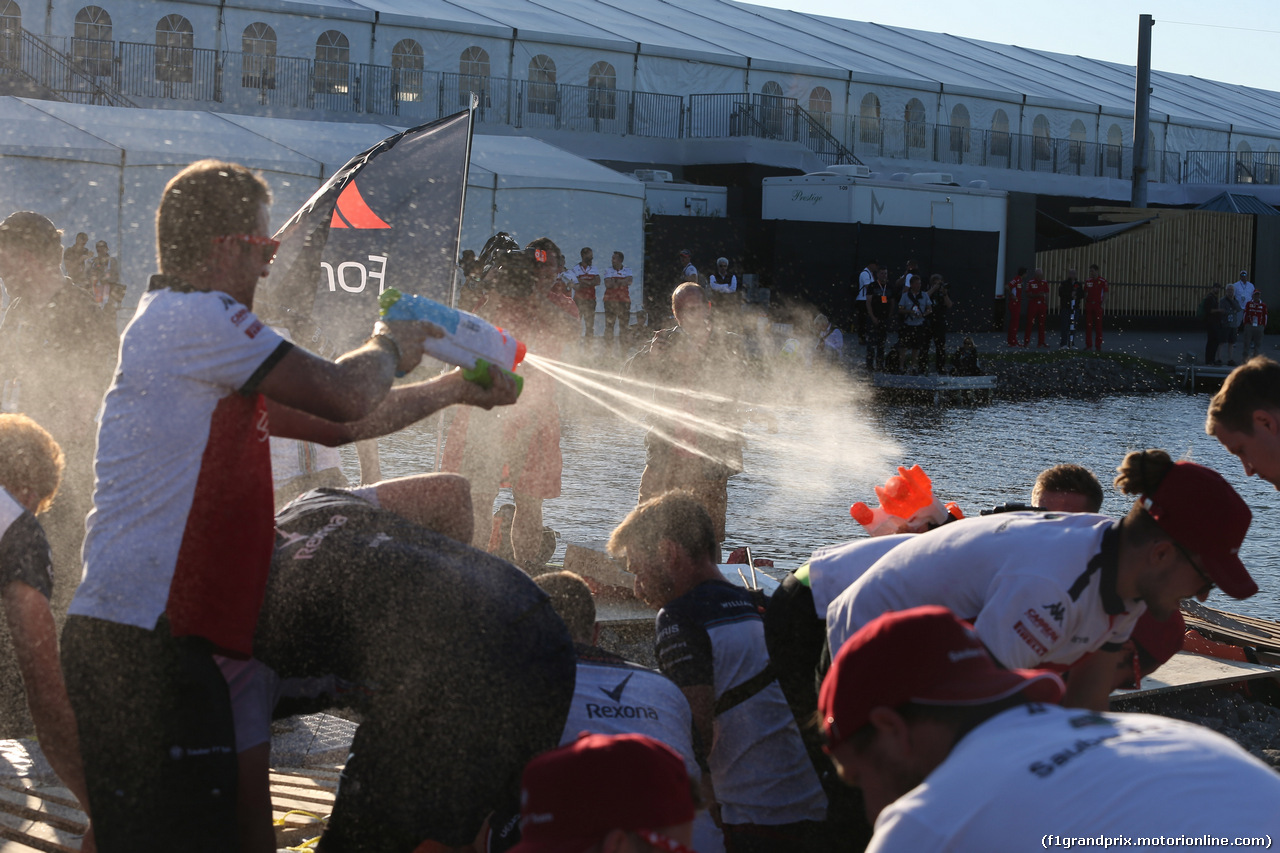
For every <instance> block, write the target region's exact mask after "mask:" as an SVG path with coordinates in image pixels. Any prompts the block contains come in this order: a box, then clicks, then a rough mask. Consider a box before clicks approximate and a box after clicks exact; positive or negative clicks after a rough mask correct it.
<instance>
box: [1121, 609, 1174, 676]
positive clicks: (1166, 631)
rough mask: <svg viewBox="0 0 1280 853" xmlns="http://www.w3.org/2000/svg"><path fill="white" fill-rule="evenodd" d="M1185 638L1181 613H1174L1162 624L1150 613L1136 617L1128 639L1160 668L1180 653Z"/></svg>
mask: <svg viewBox="0 0 1280 853" xmlns="http://www.w3.org/2000/svg"><path fill="white" fill-rule="evenodd" d="M1186 637H1187V620H1185V619H1183V618H1182V614H1181V613H1177V612H1175V613H1174V614H1173V615H1172V616H1170V617H1169V618H1168V619H1166V620H1164V621H1163V622H1160V621H1158V620H1157V619H1156V618H1155V617H1154V616H1152V615H1151V611H1147V612H1146V613H1143V614H1142V615H1141V616H1140V617H1138V621H1137V623H1135V624H1134V626H1133V633H1131V634H1130V635H1129V639H1130V640H1133V644H1134V645H1135V646H1137V647H1139V648H1140V649H1142V651H1144V652H1145V653H1146V654H1148V655H1149V656H1150V657H1151V659H1152V661H1153V662H1154V666H1160V665H1161V664H1163V663H1164V662H1165V661H1167V660H1169V658H1171V657H1173V656H1174V655H1175V654H1177V653H1178V652H1180V651H1182V644H1183V643H1184V642H1185V641H1186Z"/></svg>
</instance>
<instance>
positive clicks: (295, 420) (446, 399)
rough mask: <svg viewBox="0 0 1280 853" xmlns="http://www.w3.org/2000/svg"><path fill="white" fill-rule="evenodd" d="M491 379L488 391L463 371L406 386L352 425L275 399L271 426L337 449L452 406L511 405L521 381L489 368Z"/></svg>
mask: <svg viewBox="0 0 1280 853" xmlns="http://www.w3.org/2000/svg"><path fill="white" fill-rule="evenodd" d="M273 372H274V371H273ZM489 377H490V380H491V385H490V387H489V388H482V387H481V386H479V385H477V384H476V383H474V382H471V381H469V380H467V379H463V378H462V371H460V370H454V371H451V372H449V373H446V374H444V375H443V376H437V377H435V378H433V379H428V380H427V381H426V382H416V383H414V384H412V385H401V386H400V387H398V388H394V389H392V391H391V393H389V394H387V395H386V397H385V398H384V399H383V400H382V403H381V404H380V405H379V406H378V407H377V409H375V410H374V411H373V412H372V413H371V414H369V415H367V416H365V417H364V418H361V419H360V420H356V421H350V422H346V423H340V422H337V421H332V420H327V419H325V418H322V417H316V416H315V415H313V414H309V413H307V412H304V411H302V410H300V409H297V408H293V407H291V406H286V405H282V404H281V403H280V402H278V401H274V400H272V401H269V402H268V404H267V412H268V421H269V423H270V424H271V434H272V435H276V436H280V437H281V438H296V439H300V440H302V441H311V442H315V443H316V444H323V445H326V446H328V447H337V446H338V445H341V444H348V443H350V442H352V441H359V440H361V439H365V438H377V437H378V436H382V435H388V434H390V433H393V432H396V431H397V430H401V429H404V428H405V427H407V426H409V425H410V424H413V423H417V422H418V421H420V420H422V419H423V418H425V417H427V416H428V415H431V414H434V413H435V412H437V411H439V410H440V409H443V408H445V407H447V406H453V405H470V406H479V407H480V408H483V409H492V408H493V407H494V406H507V405H510V404H512V403H514V402H515V401H516V385H515V380H513V379H512V378H511V377H510V376H509V375H508V374H506V373H505V372H503V371H501V370H499V369H497V368H495V367H491V368H490V369H489Z"/></svg>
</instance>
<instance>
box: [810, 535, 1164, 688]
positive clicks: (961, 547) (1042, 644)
mask: <svg viewBox="0 0 1280 853" xmlns="http://www.w3.org/2000/svg"><path fill="white" fill-rule="evenodd" d="M1117 544H1118V527H1117V525H1116V522H1114V521H1112V520H1111V519H1109V518H1107V517H1105V516H1101V515H1092V514H1089V513H1072V514H1056V513H1034V512H1010V513H1000V514H998V515H989V516H983V517H980V518H967V519H963V520H961V521H957V522H953V523H952V524H947V525H945V526H943V527H939V528H938V529H936V530H930V531H929V532H928V533H921V534H919V535H916V536H912V537H909V539H908V541H904V542H902V543H901V544H899V545H898V546H897V547H895V548H893V549H892V550H891V551H889V552H888V553H887V554H885V555H884V556H883V557H881V558H880V559H879V560H877V561H876V562H875V563H874V564H873V565H872V566H871V567H870V568H868V569H867V570H866V571H865V573H863V574H862V575H861V577H859V578H858V579H857V580H856V581H854V582H853V584H852V585H851V586H850V587H849V588H848V589H846V590H845V591H844V592H842V593H841V594H840V595H838V596H836V598H835V599H834V600H833V601H832V602H831V604H830V606H829V607H828V608H827V639H828V642H829V643H830V645H831V650H832V652H833V653H835V652H837V651H838V650H839V649H840V647H841V646H842V645H843V644H844V642H845V641H846V640H848V639H849V637H851V636H852V635H853V634H854V632H856V631H857V630H858V629H859V628H861V627H862V626H863V625H866V624H867V623H868V622H870V621H871V620H872V619H875V618H876V617H877V616H880V615H881V614H883V613H889V612H892V611H895V610H906V609H908V608H911V607H920V606H922V605H925V604H940V605H943V606H944V607H948V608H950V609H951V611H952V612H954V613H955V614H956V615H957V616H959V617H960V618H961V619H965V620H967V621H970V622H972V623H973V627H974V630H975V631H977V632H978V636H979V637H981V638H982V642H983V644H984V645H985V646H986V647H987V649H988V650H989V651H990V652H991V656H992V657H994V658H995V659H996V661H997V662H998V663H999V664H1000V665H1001V666H1003V667H1005V668H1008V669H1014V668H1028V667H1036V666H1054V665H1056V666H1058V667H1067V666H1070V665H1071V664H1073V663H1075V662H1076V661H1077V660H1079V659H1080V658H1082V657H1084V656H1085V655H1086V654H1088V653H1089V652H1093V651H1097V650H1098V649H1100V648H1102V647H1103V646H1104V645H1106V644H1107V643H1121V642H1124V641H1125V640H1126V639H1128V637H1129V632H1130V631H1132V630H1133V625H1134V623H1135V622H1137V620H1138V617H1139V616H1141V615H1142V614H1143V613H1144V612H1145V611H1146V609H1147V607H1146V605H1145V604H1143V603H1142V602H1140V601H1129V600H1124V599H1121V598H1120V597H1119V596H1118V595H1117V594H1116V591H1115V581H1116V578H1115V574H1116V565H1115V554H1116V552H1115V548H1116V546H1117Z"/></svg>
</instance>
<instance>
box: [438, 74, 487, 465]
mask: <svg viewBox="0 0 1280 853" xmlns="http://www.w3.org/2000/svg"><path fill="white" fill-rule="evenodd" d="M479 105H480V99H479V98H478V97H477V96H476V93H475V92H471V93H470V97H469V99H468V104H467V153H466V156H465V157H463V158H462V192H460V193H458V231H457V234H455V235H454V241H453V257H454V274H453V279H452V280H453V286H452V288H451V292H450V294H449V305H450V307H452V308H457V307H458V273H457V263H458V260H457V259H458V258H460V257H461V256H462V217H463V214H465V213H466V210H467V177H468V176H469V175H470V174H471V139H472V137H473V136H474V135H475V130H476V108H477V107H479ZM446 369H447V367H446ZM443 453H444V412H439V413H437V414H436V450H435V460H434V462H433V464H432V466H431V470H432V471H435V472H436V473H439V471H440V458H441V456H442V455H443Z"/></svg>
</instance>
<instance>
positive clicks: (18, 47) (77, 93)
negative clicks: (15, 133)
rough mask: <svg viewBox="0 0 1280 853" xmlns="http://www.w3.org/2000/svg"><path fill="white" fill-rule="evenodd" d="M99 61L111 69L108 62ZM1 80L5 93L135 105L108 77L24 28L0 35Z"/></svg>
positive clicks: (125, 105) (119, 105)
mask: <svg viewBox="0 0 1280 853" xmlns="http://www.w3.org/2000/svg"><path fill="white" fill-rule="evenodd" d="M90 61H100V60H90ZM101 61H105V62H106V63H107V64H108V67H110V64H111V60H101ZM6 78H7V79H6ZM0 79H3V80H4V82H6V83H8V84H9V89H10V91H9V92H8V94H15V95H16V94H24V92H25V93H29V94H30V95H31V96H32V97H39V98H46V99H49V100H56V101H67V102H71V103H77V104H105V105H107V106H113V107H136V106H137V104H135V103H134V102H133V101H130V100H129V99H128V98H126V97H125V96H124V95H122V94H120V92H119V91H118V90H117V89H116V88H115V87H114V86H112V85H111V84H110V82H108V81H109V77H107V76H105V75H103V76H99V75H94V74H91V73H89V68H88V67H86V65H85V64H84V63H83V62H81V61H78V60H76V59H73V58H72V57H69V56H67V55H66V54H65V53H63V52H62V51H60V50H56V49H54V48H53V47H51V46H50V45H49V44H48V43H46V42H45V41H44V40H43V39H41V38H40V37H39V36H36V35H35V34H33V33H31V32H29V31H28V30H26V29H23V30H22V31H21V36H19V35H18V34H16V33H5V34H3V35H0Z"/></svg>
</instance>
